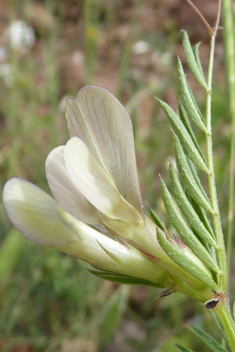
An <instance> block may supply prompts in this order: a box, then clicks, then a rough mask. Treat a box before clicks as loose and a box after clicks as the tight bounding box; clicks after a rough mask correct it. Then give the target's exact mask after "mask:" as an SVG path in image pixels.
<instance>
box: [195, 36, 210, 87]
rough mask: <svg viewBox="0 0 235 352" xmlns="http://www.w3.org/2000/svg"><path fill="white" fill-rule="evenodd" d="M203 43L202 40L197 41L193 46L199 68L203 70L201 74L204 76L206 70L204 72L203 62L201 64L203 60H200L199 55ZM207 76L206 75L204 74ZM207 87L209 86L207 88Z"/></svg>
mask: <svg viewBox="0 0 235 352" xmlns="http://www.w3.org/2000/svg"><path fill="white" fill-rule="evenodd" d="M200 45H201V42H199V43H197V44H195V45H194V47H193V53H194V56H195V60H196V62H197V65H198V68H199V70H200V71H201V74H202V75H203V76H204V72H203V68H202V64H201V60H200V55H199V47H200ZM204 77H205V76H204ZM206 89H207V88H206Z"/></svg>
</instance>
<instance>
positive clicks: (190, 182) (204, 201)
mask: <svg viewBox="0 0 235 352" xmlns="http://www.w3.org/2000/svg"><path fill="white" fill-rule="evenodd" d="M174 145H175V155H176V162H177V167H178V170H179V173H180V176H181V178H182V181H183V183H184V185H185V187H186V189H187V190H188V192H189V194H190V195H191V197H192V198H193V199H194V200H195V201H196V202H197V203H198V204H199V205H201V206H202V207H203V208H204V209H207V210H208V211H210V212H211V213H213V212H214V211H213V209H212V207H211V204H210V200H209V198H208V197H205V195H204V193H203V192H202V190H201V188H200V187H199V186H198V183H197V181H196V180H195V178H194V177H193V174H192V171H191V169H190V166H189V163H188V161H187V157H186V155H185V154H184V150H183V148H182V146H181V144H180V141H179V139H178V137H177V136H176V135H174Z"/></svg>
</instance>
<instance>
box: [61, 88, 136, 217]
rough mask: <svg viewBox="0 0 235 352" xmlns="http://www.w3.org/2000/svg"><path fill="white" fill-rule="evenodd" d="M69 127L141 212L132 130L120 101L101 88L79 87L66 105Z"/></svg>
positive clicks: (119, 189) (72, 134)
mask: <svg viewBox="0 0 235 352" xmlns="http://www.w3.org/2000/svg"><path fill="white" fill-rule="evenodd" d="M66 113H67V119H68V128H69V131H70V134H71V136H72V137H73V136H77V137H79V138H80V139H82V141H83V142H84V143H85V144H86V146H87V147H88V149H89V150H90V152H91V153H92V154H93V156H94V157H95V158H96V160H97V161H98V162H99V163H100V165H101V166H102V167H103V168H104V169H105V171H106V172H107V174H108V175H109V176H110V177H111V178H112V179H113V180H114V182H115V184H116V187H117V189H118V191H119V192H120V194H121V195H122V196H123V198H125V199H126V200H127V201H128V202H129V203H130V204H131V205H133V206H134V208H136V209H137V210H138V211H139V212H140V213H141V214H142V215H143V212H142V200H141V195H140V189H139V181H138V175H137V168H136V158H135V150H134V140H133V130H132V124H131V120H130V118H129V116H128V113H127V112H126V110H125V109H124V107H123V106H122V105H121V103H120V102H119V101H118V100H117V99H116V98H115V97H114V96H113V95H112V94H110V93H109V92H108V91H106V90H105V89H103V88H98V87H94V86H87V87H84V88H82V89H81V90H80V91H79V92H78V95H77V97H76V99H75V100H72V99H68V100H67V106H66Z"/></svg>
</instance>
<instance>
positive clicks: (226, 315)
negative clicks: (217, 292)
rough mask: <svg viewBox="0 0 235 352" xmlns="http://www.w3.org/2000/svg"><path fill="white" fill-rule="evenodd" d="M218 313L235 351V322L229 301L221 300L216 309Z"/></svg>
mask: <svg viewBox="0 0 235 352" xmlns="http://www.w3.org/2000/svg"><path fill="white" fill-rule="evenodd" d="M214 311H215V313H216V315H217V316H218V318H219V320H220V322H221V324H222V326H223V328H224V331H225V333H226V335H227V337H228V341H229V344H230V347H231V350H232V352H234V351H235V323H234V320H233V318H232V316H231V313H230V310H229V306H228V304H227V302H221V303H219V304H218V306H217V307H216V308H215V309H214Z"/></svg>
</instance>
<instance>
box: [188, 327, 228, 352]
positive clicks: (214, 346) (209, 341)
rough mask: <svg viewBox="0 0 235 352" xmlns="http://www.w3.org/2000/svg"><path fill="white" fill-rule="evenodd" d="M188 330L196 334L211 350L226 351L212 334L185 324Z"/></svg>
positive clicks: (216, 351) (215, 351)
mask: <svg viewBox="0 0 235 352" xmlns="http://www.w3.org/2000/svg"><path fill="white" fill-rule="evenodd" d="M186 328H187V329H188V330H190V331H191V332H192V333H194V334H195V335H196V336H198V337H199V338H200V339H201V340H202V341H203V342H204V343H205V344H206V345H207V346H208V347H209V348H210V349H211V351H213V352H228V351H227V350H225V349H224V348H223V347H222V346H221V344H220V343H219V342H218V341H216V340H215V339H214V338H213V337H212V336H210V335H209V334H207V333H206V332H204V331H203V330H201V329H198V328H196V327H194V326H188V325H187V326H186Z"/></svg>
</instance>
